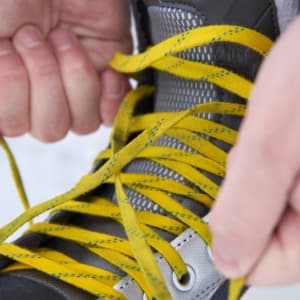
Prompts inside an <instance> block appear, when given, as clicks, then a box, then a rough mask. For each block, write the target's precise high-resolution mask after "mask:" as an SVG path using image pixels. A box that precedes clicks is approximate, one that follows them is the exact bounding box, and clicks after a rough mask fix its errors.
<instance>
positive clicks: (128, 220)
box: [0, 25, 272, 300]
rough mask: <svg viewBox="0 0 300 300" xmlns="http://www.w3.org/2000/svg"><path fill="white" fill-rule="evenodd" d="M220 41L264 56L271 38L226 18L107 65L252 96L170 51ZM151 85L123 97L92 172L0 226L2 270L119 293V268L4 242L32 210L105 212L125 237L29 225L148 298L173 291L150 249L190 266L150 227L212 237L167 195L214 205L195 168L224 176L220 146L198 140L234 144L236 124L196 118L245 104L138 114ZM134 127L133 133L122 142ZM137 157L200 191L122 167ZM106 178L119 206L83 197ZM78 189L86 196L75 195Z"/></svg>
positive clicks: (177, 265)
mask: <svg viewBox="0 0 300 300" xmlns="http://www.w3.org/2000/svg"><path fill="white" fill-rule="evenodd" d="M219 42H231V43H237V44H240V45H243V46H245V47H248V48H250V49H253V50H254V51H256V52H258V53H259V54H261V55H262V56H265V55H266V53H267V52H268V51H269V50H270V48H271V46H272V41H271V40H270V39H269V38H267V37H265V36H263V35H262V34H260V33H258V32H255V31H253V30H250V29H247V28H242V27H237V26H229V25H228V26H227V25H218V26H207V27H201V28H197V29H193V30H190V31H188V32H184V33H181V34H179V35H176V36H174V37H172V38H170V39H168V40H165V41H163V42H161V43H160V44H158V45H156V46H153V47H151V48H149V49H148V50H147V51H146V52H144V53H142V54H139V55H135V56H126V55H122V54H118V55H116V56H115V58H114V59H113V61H112V62H111V66H112V67H113V68H114V69H116V70H118V71H120V72H123V73H126V74H131V75H132V74H136V73H138V72H139V71H142V70H144V69H146V68H150V67H151V68H154V69H156V70H159V71H163V72H168V73H171V74H173V75H176V76H180V77H183V78H187V79H193V80H206V81H207V82H210V83H213V84H216V85H218V86H220V87H222V88H223V89H226V90H228V91H230V92H231V93H234V94H237V95H239V96H240V97H242V98H244V99H248V97H249V94H250V91H251V88H252V83H251V82H250V81H248V80H247V79H245V78H243V77H241V76H239V75H238V74H235V73H233V72H231V71H229V70H226V69H223V68H219V67H216V66H211V65H207V64H203V63H199V62H191V61H187V60H184V59H181V58H178V57H176V56H175V54H176V53H178V52H181V51H184V50H187V49H190V48H193V47H198V46H202V45H206V44H211V43H219ZM153 93H154V88H153V87H152V86H145V85H143V86H140V87H138V88H137V89H135V90H134V91H132V92H130V93H129V94H128V95H127V97H126V98H125V100H124V102H123V104H122V106H121V109H120V111H119V113H118V116H117V118H116V120H115V126H114V128H113V131H112V135H111V147H110V148H109V149H107V150H104V151H103V152H102V153H100V154H99V156H98V157H97V158H96V162H95V163H98V162H99V161H102V166H101V167H100V168H99V169H98V170H97V171H96V172H94V173H91V174H88V175H86V176H84V177H83V178H82V179H81V180H80V182H79V183H78V184H77V185H76V186H75V187H74V188H73V189H72V190H70V191H69V192H67V193H65V194H63V195H60V196H58V197H55V198H53V199H50V200H48V201H46V202H44V203H42V204H39V205H37V206H35V207H32V208H29V209H27V210H26V211H25V212H24V213H23V214H21V215H20V216H19V217H17V218H16V219H15V220H14V221H12V222H11V223H9V224H8V225H6V226H4V227H3V228H2V229H1V230H0V243H1V245H0V254H1V255H3V256H6V257H8V258H10V259H12V260H13V261H15V263H14V264H12V265H10V266H8V267H6V268H5V269H3V270H2V271H1V272H2V273H5V272H10V271H14V270H24V269H36V270H39V271H41V272H43V273H46V274H48V275H50V276H53V277H55V278H58V279H60V280H62V281H64V282H67V283H69V284H71V285H73V286H75V287H78V288H80V289H82V290H84V291H87V292H88V293H90V294H92V295H95V296H96V297H99V299H125V297H124V296H123V295H122V294H121V293H119V292H118V291H116V290H115V289H114V288H113V287H114V285H115V284H116V283H117V282H118V281H119V280H121V278H120V277H119V276H118V275H115V274H113V273H111V272H108V271H105V270H102V269H100V268H95V267H93V266H89V265H85V264H82V263H79V262H77V261H75V260H74V259H73V258H70V257H68V256H66V255H65V254H62V253H60V252H57V251H54V250H51V249H44V248H43V249H31V250H29V249H25V248H22V247H19V246H17V245H13V244H8V243H4V242H5V240H6V239H7V238H8V237H9V236H10V235H11V234H13V233H14V232H15V231H16V230H17V229H18V228H20V227H21V226H23V225H24V224H25V223H27V222H30V221H31V220H32V219H33V218H35V217H36V216H38V215H40V214H42V213H44V212H46V211H51V214H53V213H55V212H57V211H68V212H73V213H79V214H85V215H92V216H99V217H105V218H111V219H113V220H114V221H116V222H118V223H120V224H122V226H123V227H124V229H125V231H126V234H127V237H128V240H126V239H122V238H119V237H116V236H113V235H109V234H104V233H99V232H93V231H90V230H86V229H82V228H79V227H76V226H73V225H58V224H50V223H38V224H34V225H31V226H30V227H29V229H28V231H27V232H26V233H28V232H31V233H32V232H35V233H41V234H44V235H47V236H50V237H55V238H61V239H65V240H69V241H72V242H75V243H77V244H79V245H81V246H82V247H85V248H86V249H88V250H89V251H90V252H92V253H94V254H96V255H98V256H99V257H100V258H102V259H104V260H105V261H107V262H109V263H110V264H112V265H114V266H116V267H117V268H119V269H121V270H122V271H124V272H126V273H127V274H128V275H129V276H131V277H132V278H133V279H134V280H135V281H136V283H137V284H138V285H139V286H140V287H141V289H142V290H143V291H144V292H145V293H146V295H147V297H148V299H154V298H155V299H157V300H162V299H163V300H168V299H172V297H171V295H170V293H169V291H168V290H167V288H166V284H165V281H164V279H163V276H162V274H161V272H160V269H159V268H158V266H157V263H156V260H155V257H154V253H155V252H157V253H160V254H161V255H162V257H164V259H165V260H166V261H167V262H168V263H169V265H170V266H171V267H172V269H173V270H174V272H175V274H176V276H177V278H178V279H179V280H180V279H181V278H182V277H183V276H184V275H185V274H187V267H186V265H185V263H184V261H183V260H182V258H181V257H180V255H179V254H178V253H177V252H176V250H175V249H174V248H173V247H172V246H171V245H170V243H169V242H167V241H165V240H164V239H163V238H161V237H160V236H159V235H158V234H157V233H156V231H154V230H153V228H159V229H161V230H164V231H166V232H169V233H172V234H174V235H176V236H178V235H180V234H181V233H182V232H183V231H184V230H186V229H187V228H192V229H193V230H194V231H195V232H196V233H197V234H198V235H199V236H201V237H202V239H203V240H204V241H205V242H206V243H207V244H208V245H210V244H211V240H212V237H211V235H210V232H209V228H208V225H207V224H206V223H205V222H204V221H203V220H202V219H201V218H200V217H199V216H197V215H195V214H194V213H193V212H192V211H190V210H188V209H187V208H185V207H184V206H182V205H181V204H180V203H179V202H177V201H176V200H174V199H172V198H171V196H170V193H172V194H177V195H181V196H184V197H188V198H190V199H192V200H194V201H196V202H198V203H201V204H203V205H205V206H206V207H208V208H210V207H211V206H212V204H213V200H214V199H215V198H216V196H217V193H218V189H219V187H218V185H217V184H216V183H214V182H213V181H212V180H210V179H209V178H208V177H206V176H205V175H204V174H203V172H201V171H206V172H209V173H211V174H214V175H217V176H221V177H224V175H225V163H226V153H225V152H224V151H222V150H221V149H219V148H218V147H217V146H215V145H214V144H213V143H211V142H209V141H208V140H207V139H205V138H203V135H202V136H201V134H204V135H205V136H208V137H213V138H215V139H218V140H221V141H224V142H226V143H228V144H231V145H233V144H234V143H235V141H236V137H237V132H236V131H235V130H232V129H230V128H228V127H226V126H224V125H221V124H218V123H215V122H213V121H209V120H206V119H202V118H199V113H216V114H227V115H234V116H241V117H242V116H244V114H245V111H246V106H245V105H242V104H234V103H224V102H218V101H217V99H216V101H215V102H212V103H207V104H199V105H196V106H195V107H192V108H190V109H188V110H186V111H182V112H176V113H174V112H171V113H151V114H146V115H140V116H135V115H134V111H135V107H136V105H137V104H138V102H139V101H141V100H142V99H144V98H145V97H148V96H151V95H153ZM195 114H197V116H195ZM132 134H138V135H137V137H136V138H134V139H133V140H130V141H128V140H129V137H130V136H132ZM162 135H166V136H169V137H173V138H176V139H177V140H178V141H180V142H181V143H183V144H185V145H187V146H189V147H191V148H193V149H194V150H195V153H189V152H186V151H184V150H178V149H172V148H168V147H158V146H155V145H154V142H155V141H156V140H157V139H159V138H160V137H161V136H162ZM1 145H2V146H4V149H5V150H6V152H7V153H8V155H9V159H10V162H11V164H12V169H13V170H14V174H15V176H14V177H15V180H16V181H17V187H18V189H19V191H20V194H21V198H22V199H23V202H24V203H25V206H26V197H25V194H24V191H23V189H22V184H21V182H20V179H19V176H18V175H17V174H18V172H17V171H16V166H15V164H14V160H13V158H12V156H11V154H10V151H9V149H8V148H7V146H6V144H5V142H4V141H2V144H1ZM136 158H144V159H148V160H152V161H154V162H157V163H159V164H161V165H162V166H164V167H166V168H168V169H170V170H173V171H174V172H176V173H177V174H179V175H181V176H182V177H183V178H186V179H187V180H188V181H190V182H193V183H194V184H195V185H196V186H197V187H198V188H199V190H201V191H202V192H197V191H195V190H194V189H192V188H190V187H189V186H187V185H185V184H183V183H179V182H176V181H174V180H171V179H167V178H163V177H160V176H153V175H144V174H128V173H123V172H122V170H123V168H124V167H125V166H126V165H127V164H128V163H130V162H131V161H132V160H134V159H136ZM107 183H109V184H114V185H115V191H116V196H117V204H115V203H112V202H111V200H109V199H105V198H101V197H97V196H87V193H89V192H90V191H93V190H94V189H95V188H98V187H99V186H101V185H103V184H107ZM124 187H128V188H130V189H132V190H134V191H136V192H138V193H140V194H141V195H143V196H145V197H147V198H148V199H150V200H151V201H152V202H154V203H155V204H157V205H158V206H160V207H161V208H163V209H164V210H165V211H166V212H167V213H168V215H169V216H170V217H169V216H164V215H160V214H155V213H153V212H147V211H136V210H135V209H134V208H133V207H132V206H131V204H130V201H129V199H128V198H127V195H126V192H125V190H124ZM83 195H85V199H86V200H85V201H82V200H79V197H81V196H83ZM171 216H172V217H171ZM26 233H25V234H26ZM204 271H205V270H204ZM243 284H244V280H243V279H239V280H232V281H230V286H229V294H228V299H229V300H236V299H238V298H239V296H240V292H241V289H242V287H243Z"/></svg>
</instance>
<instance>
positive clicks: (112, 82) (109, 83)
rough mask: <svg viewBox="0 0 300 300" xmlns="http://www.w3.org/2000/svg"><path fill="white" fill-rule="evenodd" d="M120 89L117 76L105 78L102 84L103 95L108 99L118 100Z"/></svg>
mask: <svg viewBox="0 0 300 300" xmlns="http://www.w3.org/2000/svg"><path fill="white" fill-rule="evenodd" d="M112 75H113V74H112ZM122 88H123V86H122V82H121V80H120V77H119V76H107V77H106V79H105V82H104V84H103V94H104V95H105V96H107V97H109V98H110V99H116V100H119V98H118V96H120V94H121V93H122Z"/></svg>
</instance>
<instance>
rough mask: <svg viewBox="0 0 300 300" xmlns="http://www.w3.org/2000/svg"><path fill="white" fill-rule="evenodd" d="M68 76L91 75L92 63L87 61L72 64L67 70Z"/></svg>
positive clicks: (78, 60)
mask: <svg viewBox="0 0 300 300" xmlns="http://www.w3.org/2000/svg"><path fill="white" fill-rule="evenodd" d="M65 71H66V73H67V74H75V75H78V74H83V75H85V74H90V73H91V66H90V63H89V62H88V61H87V60H85V59H80V58H79V59H77V60H74V62H73V63H72V64H68V65H67V66H66V69H65Z"/></svg>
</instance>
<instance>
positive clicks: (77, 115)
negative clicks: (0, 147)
mask: <svg viewBox="0 0 300 300" xmlns="http://www.w3.org/2000/svg"><path fill="white" fill-rule="evenodd" d="M131 47H132V42H131V34H130V8H129V0H109V1H107V0H15V1H11V0H1V2H0V134H1V135H4V136H9V137H13V136H20V135H22V134H24V133H26V132H30V133H31V134H32V135H33V136H35V137H36V138H38V139H39V140H41V141H44V142H54V141H58V140H60V139H62V138H63V137H64V136H65V135H66V133H67V132H68V131H70V130H72V131H74V132H76V133H78V134H88V133H91V132H93V131H95V130H96V129H97V128H98V127H99V125H100V124H101V123H106V124H109V123H111V122H112V121H113V118H114V116H115V114H116V112H117V109H118V107H119V104H120V102H121V100H122V98H123V97H124V95H125V93H126V92H127V90H128V88H129V86H128V81H127V79H126V78H125V77H124V76H122V75H120V74H118V73H116V72H115V71H113V70H111V69H109V67H108V64H109V61H110V59H111V58H112V56H113V54H114V53H115V52H117V51H122V52H127V53H128V52H130V51H131Z"/></svg>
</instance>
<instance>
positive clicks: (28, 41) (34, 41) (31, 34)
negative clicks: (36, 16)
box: [16, 26, 44, 49]
mask: <svg viewBox="0 0 300 300" xmlns="http://www.w3.org/2000/svg"><path fill="white" fill-rule="evenodd" d="M16 38H17V41H19V42H20V43H21V44H22V45H23V46H24V47H25V48H29V49H30V48H34V47H36V46H39V45H41V44H42V43H43V42H44V37H43V35H42V33H41V32H40V31H39V30H38V29H36V28H34V27H33V26H32V27H27V28H25V29H23V30H21V31H20V32H19V33H18V34H17V37H16Z"/></svg>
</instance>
